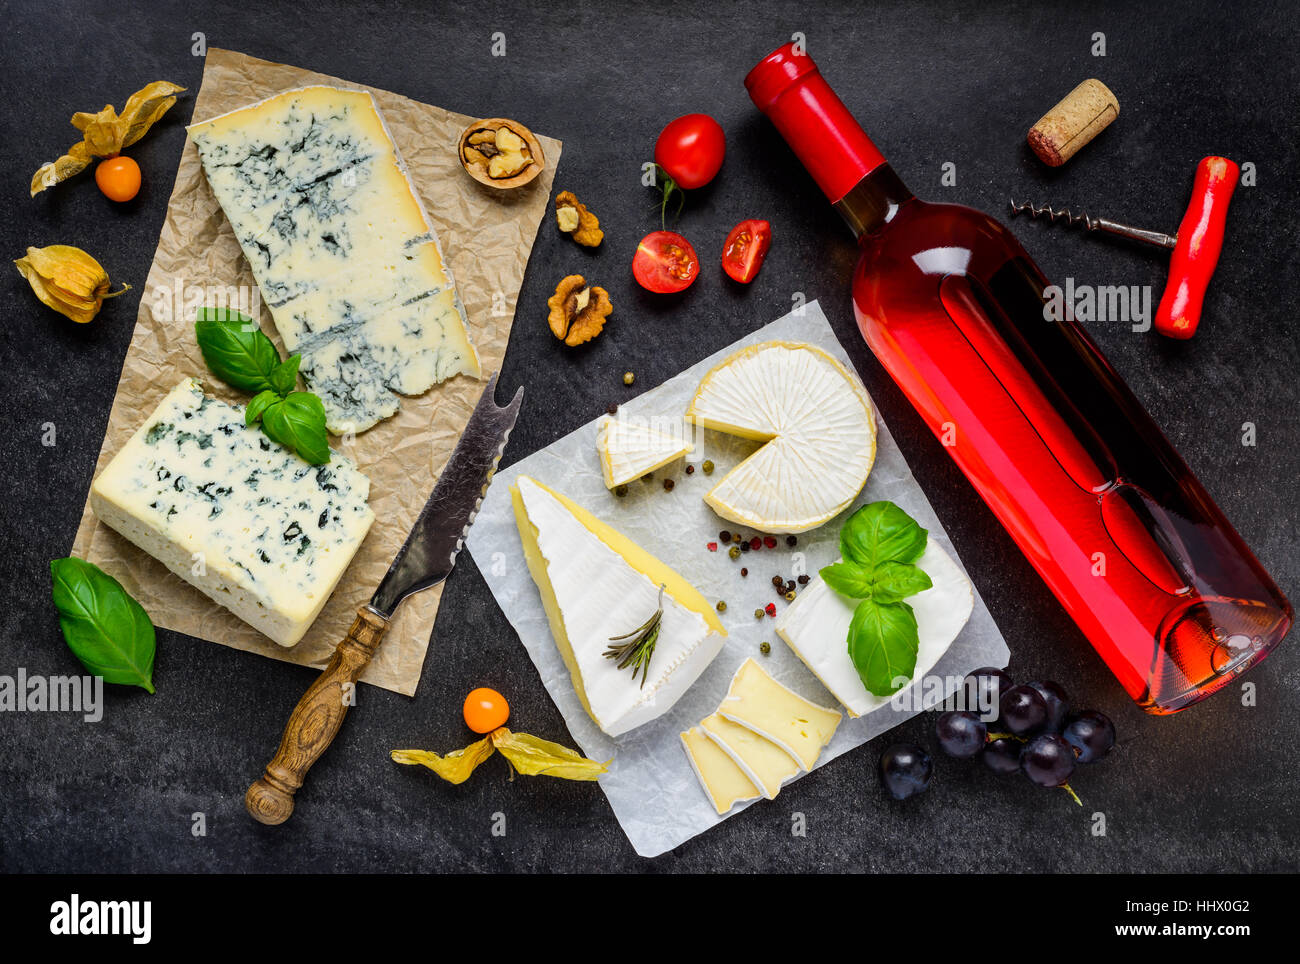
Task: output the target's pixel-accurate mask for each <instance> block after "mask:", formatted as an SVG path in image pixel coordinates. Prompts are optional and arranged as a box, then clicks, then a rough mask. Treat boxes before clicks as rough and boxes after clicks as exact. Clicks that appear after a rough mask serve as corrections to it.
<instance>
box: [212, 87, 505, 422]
mask: <svg viewBox="0 0 1300 964" xmlns="http://www.w3.org/2000/svg"><path fill="white" fill-rule="evenodd" d="M189 133H190V137H191V138H192V139H193V141H194V143H195V145H196V146H197V147H198V151H199V158H200V159H201V161H202V163H203V170H204V173H205V174H206V175H207V178H208V183H209V185H211V187H212V190H213V193H214V194H215V195H216V197H217V201H218V202H219V203H220V204H221V208H222V210H223V211H224V212H225V213H226V217H227V218H228V219H229V221H230V223H231V226H232V227H233V228H234V232H235V237H236V238H237V239H238V240H239V244H240V246H241V247H242V248H243V251H244V255H245V257H247V258H248V262H249V264H250V265H251V267H252V269H253V275H254V277H256V278H257V283H258V287H259V288H260V289H261V292H262V297H263V300H264V301H265V302H266V304H267V307H268V308H269V309H270V311H271V316H272V318H273V319H274V320H275V326H276V329H277V330H278V331H279V332H280V337H281V339H282V340H283V341H284V344H285V347H286V348H287V349H288V350H289V351H290V352H300V353H301V354H302V365H301V368H300V371H301V373H302V377H303V381H304V382H306V384H307V386H308V387H309V388H310V389H311V390H312V391H314V392H315V393H316V394H318V395H319V396H320V397H321V401H322V402H323V403H324V405H325V414H326V424H327V425H328V426H329V429H330V431H332V432H335V433H336V434H341V433H344V432H361V431H364V430H366V429H368V428H370V427H371V426H373V425H375V424H376V423H377V422H379V421H381V420H382V419H385V418H388V417H390V416H392V415H393V414H395V413H396V412H397V410H398V408H399V396H401V395H420V394H423V393H424V392H426V391H428V390H429V388H431V387H432V386H433V385H435V384H437V383H439V382H442V381H445V380H446V379H448V378H451V377H452V376H453V375H456V374H467V375H471V376H473V377H475V378H477V377H478V376H479V374H480V370H479V359H478V354H477V353H476V351H475V349H474V346H473V345H472V344H471V342H470V339H469V335H468V329H469V325H468V321H467V319H466V316H465V309H464V307H463V306H462V304H461V302H460V298H459V297H458V296H457V295H456V290H455V285H454V282H453V279H452V276H451V272H450V271H449V269H448V268H447V266H446V264H445V263H444V262H443V257H442V252H441V250H440V249H439V247H438V241H437V238H436V236H435V235H434V231H433V227H432V225H431V224H430V223H429V218H428V215H427V213H426V212H425V210H424V206H423V205H422V204H421V202H420V198H419V195H418V194H417V192H416V191H415V188H414V187H413V186H412V184H411V181H410V178H409V176H408V175H407V172H406V167H405V165H404V164H403V162H402V159H401V157H400V155H399V154H398V152H397V147H396V145H395V144H394V143H393V139H392V137H391V135H390V134H389V131H388V128H387V127H386V126H385V124H384V121H383V118H382V117H381V116H380V114H379V111H378V109H377V108H376V106H375V102H374V99H373V98H372V97H371V96H370V94H369V92H367V91H363V90H341V89H339V88H335V87H304V88H300V89H297V90H289V91H285V92H284V93H282V94H278V95H276V96H275V97H271V98H269V99H267V100H264V101H261V102H259V103H256V104H253V105H251V106H249V107H245V108H242V109H240V110H236V111H232V112H231V113H228V114H223V115H221V116H220V117H215V118H212V119H211V120H208V121H205V122H203V123H200V124H194V125H192V126H191V127H190V128H189Z"/></svg>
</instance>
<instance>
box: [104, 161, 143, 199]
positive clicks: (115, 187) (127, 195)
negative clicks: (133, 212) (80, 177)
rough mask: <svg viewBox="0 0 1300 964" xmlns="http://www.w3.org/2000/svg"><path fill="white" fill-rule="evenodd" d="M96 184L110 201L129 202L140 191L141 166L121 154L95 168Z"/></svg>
mask: <svg viewBox="0 0 1300 964" xmlns="http://www.w3.org/2000/svg"><path fill="white" fill-rule="evenodd" d="M95 183H96V184H98V185H99V189H100V190H101V191H103V192H104V196H105V197H106V198H108V199H109V200H110V201H129V200H131V198H133V197H135V196H136V194H138V193H139V191H140V165H139V164H137V163H136V162H135V161H133V160H131V158H129V157H123V156H122V155H121V154H119V155H118V156H117V157H106V158H104V160H102V161H100V162H99V164H98V165H97V166H96V167H95Z"/></svg>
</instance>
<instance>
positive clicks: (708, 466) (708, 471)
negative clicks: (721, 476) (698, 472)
mask: <svg viewBox="0 0 1300 964" xmlns="http://www.w3.org/2000/svg"><path fill="white" fill-rule="evenodd" d="M700 468H701V469H703V470H704V474H705V475H712V474H713V460H712V459H705V460H704V464H703V465H701V466H700Z"/></svg>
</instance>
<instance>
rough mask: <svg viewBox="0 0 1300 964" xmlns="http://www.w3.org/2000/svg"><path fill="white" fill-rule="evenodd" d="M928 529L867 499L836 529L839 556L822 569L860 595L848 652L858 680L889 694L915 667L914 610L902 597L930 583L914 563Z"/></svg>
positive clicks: (834, 583) (831, 582)
mask: <svg viewBox="0 0 1300 964" xmlns="http://www.w3.org/2000/svg"><path fill="white" fill-rule="evenodd" d="M928 538H929V534H928V533H927V532H926V531H925V530H924V529H923V528H921V526H920V525H919V524H918V523H917V521H916V520H915V519H913V518H912V517H911V516H910V515H908V514H907V513H906V512H904V511H903V510H902V509H900V508H899V507H898V506H896V505H894V503H892V502H872V503H871V504H870V505H864V506H863V507H862V508H860V509H858V511H857V512H855V513H853V515H851V516H849V519H848V521H847V522H845V524H844V528H843V529H841V530H840V555H841V556H843V560H842V561H840V562H837V563H835V564H833V565H830V566H826V567H825V568H823V569H822V570H821V577H822V579H823V580H825V582H826V584H827V585H828V586H830V587H831V589H833V590H835V592H837V593H839V594H840V595H842V596H847V597H848V598H850V599H856V600H859V602H858V604H857V606H856V607H855V608H854V610H853V619H852V621H851V622H850V623H849V637H848V648H849V657H850V658H851V659H852V660H853V665H854V667H855V668H856V669H857V671H858V676H860V677H861V678H862V683H863V685H864V686H866V688H867V689H868V690H869V691H870V692H872V693H874V694H875V695H876V696H890V695H892V694H894V693H896V692H898V691H899V690H900V689H902V687H903V685H904V684H905V683H906V682H907V681H908V680H910V679H911V678H912V674H913V673H915V672H916V654H917V651H918V650H919V648H920V635H919V633H918V631H917V625H916V614H915V613H914V612H913V611H912V607H911V606H909V605H908V604H907V603H906V602H904V601H903V600H905V599H906V598H907V597H909V596H914V595H916V594H917V593H918V592H923V591H925V590H926V589H929V588H930V587H931V586H932V585H933V583H932V582H931V580H930V577H929V576H927V575H926V574H925V573H924V572H923V571H922V570H921V569H919V568H918V567H917V566H916V565H915V563H916V560H917V559H919V558H920V557H921V553H922V552H924V551H925V543H926V540H927V539H928Z"/></svg>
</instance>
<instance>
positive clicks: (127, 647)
mask: <svg viewBox="0 0 1300 964" xmlns="http://www.w3.org/2000/svg"><path fill="white" fill-rule="evenodd" d="M50 579H51V581H52V583H53V586H54V606H55V608H56V609H58V611H59V628H60V629H62V630H63V638H64V640H66V641H67V644H68V648H69V649H70V650H72V653H73V655H74V656H76V657H77V659H79V660H81V665H82V666H84V667H86V669H87V670H89V671H90V672H91V673H93V674H94V675H96V676H102V677H104V679H105V681H107V682H109V683H125V684H128V685H131V686H141V687H143V688H144V689H146V690H148V691H149V692H150V693H152V692H153V691H154V690H153V658H154V650H155V647H156V643H157V640H156V638H155V636H154V629H153V623H151V622H150V621H149V616H148V615H147V614H146V613H145V611H144V609H143V608H142V607H141V605H140V604H139V603H138V602H136V601H135V600H134V599H132V598H131V594H130V593H128V592H127V591H126V590H125V589H123V588H122V584H121V583H120V582H118V581H117V580H116V579H114V578H113V577H112V576H110V575H109V574H108V573H106V572H104V570H102V569H100V568H99V567H98V566H96V565H95V564H94V563H90V562H86V561H85V560H84V559H77V558H76V557H74V556H69V557H68V558H66V559H55V560H53V561H51V562H50Z"/></svg>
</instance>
